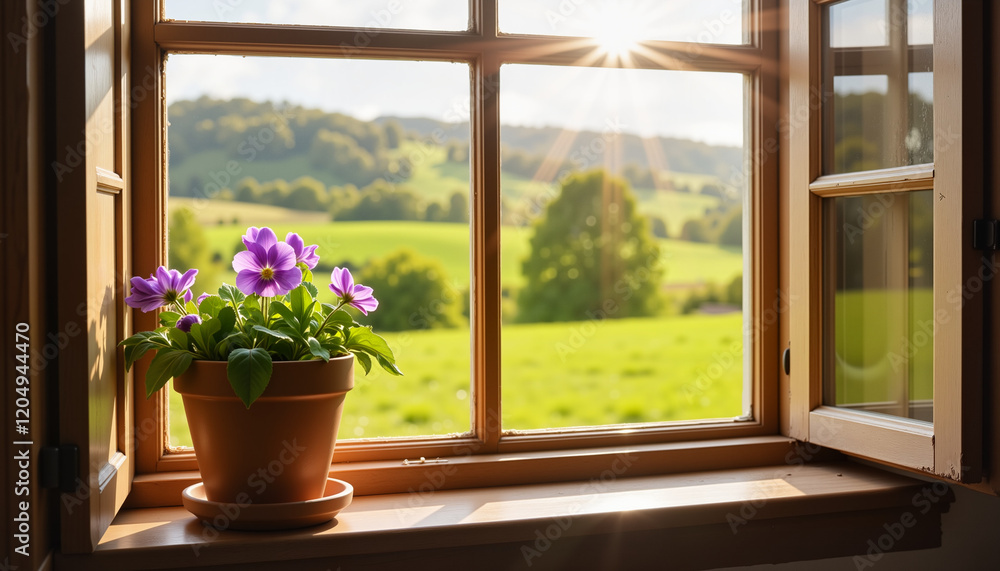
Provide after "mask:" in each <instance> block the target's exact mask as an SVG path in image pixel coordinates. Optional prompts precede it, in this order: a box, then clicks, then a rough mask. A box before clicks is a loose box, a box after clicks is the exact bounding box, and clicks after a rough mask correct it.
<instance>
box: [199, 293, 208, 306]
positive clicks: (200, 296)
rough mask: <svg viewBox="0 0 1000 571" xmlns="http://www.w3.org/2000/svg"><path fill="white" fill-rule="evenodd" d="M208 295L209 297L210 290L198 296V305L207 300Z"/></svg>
mask: <svg viewBox="0 0 1000 571" xmlns="http://www.w3.org/2000/svg"><path fill="white" fill-rule="evenodd" d="M206 297H208V292H207V291H206V292H205V293H203V294H201V295H199V296H198V301H197V303H198V305H201V302H203V301H205V298H206Z"/></svg>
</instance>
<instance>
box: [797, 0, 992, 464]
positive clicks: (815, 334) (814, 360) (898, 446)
mask: <svg viewBox="0 0 1000 571" xmlns="http://www.w3.org/2000/svg"><path fill="white" fill-rule="evenodd" d="M835 1H838V0H790V1H789V11H790V12H789V21H790V22H793V23H794V22H801V23H803V24H804V25H801V26H795V25H792V26H791V28H790V30H789V39H790V41H789V48H788V50H789V54H790V56H789V70H788V82H789V94H790V98H789V106H790V109H800V108H801V109H809V114H808V120H807V121H806V124H805V125H804V126H803V128H802V129H799V130H798V131H796V132H793V133H792V135H791V137H790V143H791V144H790V149H789V151H788V157H789V161H788V165H789V167H788V172H789V173H790V177H789V187H788V189H787V192H788V207H789V217H790V218H789V232H790V236H791V244H790V250H789V255H790V264H789V266H790V269H789V273H788V275H787V279H788V282H787V283H789V287H790V291H791V296H792V298H793V299H799V300H801V306H800V307H799V308H797V310H793V314H792V318H791V320H790V323H789V333H790V337H791V339H793V340H798V339H802V340H803V341H804V343H803V348H802V350H798V351H795V352H794V359H793V360H792V370H791V380H790V386H789V392H790V398H791V406H790V413H789V418H788V420H787V425H786V427H787V432H786V434H788V435H789V436H792V437H794V438H797V439H799V440H803V441H809V442H812V443H815V444H819V445H822V446H827V447H830V448H834V449H837V450H841V451H843V452H846V453H849V454H853V455H857V456H861V457H864V458H868V459H872V460H876V461H879V462H881V463H886V464H892V465H895V466H899V467H903V468H906V469H910V470H915V471H919V472H922V473H926V474H931V475H935V476H939V477H944V478H947V479H950V480H953V481H958V482H967V483H974V482H979V481H980V480H981V478H982V469H981V464H982V434H983V425H982V422H983V419H982V410H981V406H982V383H983V377H982V375H983V362H982V349H983V346H982V343H983V341H982V340H983V338H984V324H983V319H982V311H983V300H982V296H981V295H969V296H967V295H965V294H966V293H967V292H968V291H969V290H970V289H971V284H974V283H977V282H976V281H975V280H977V279H981V278H978V277H977V274H978V272H979V271H980V269H981V267H982V260H981V255H980V253H979V252H977V251H975V250H973V249H972V244H971V234H970V229H971V227H972V220H973V219H975V218H979V217H981V216H982V215H983V195H982V184H983V173H984V163H983V151H982V148H983V136H984V134H983V126H982V120H981V113H982V110H983V85H982V72H983V61H982V57H983V54H982V45H983V44H982V26H981V22H982V21H983V18H984V13H983V8H982V5H981V4H980V3H976V2H960V1H957V0H935V7H934V73H935V78H934V103H935V105H934V124H935V138H934V140H935V144H934V146H935V161H934V164H933V165H916V166H911V167H899V168H891V169H882V170H877V171H867V172H861V173H851V174H838V175H825V176H824V175H822V152H823V149H822V148H821V147H822V141H824V133H823V125H822V105H821V104H817V101H816V95H817V94H819V95H820V97H821V98H822V97H823V91H822V87H821V81H822V70H821V63H822V53H821V38H822V24H823V22H822V10H823V8H824V6H825V5H828V4H831V3H834V2H835ZM806 23H807V24H806ZM956 133H958V134H959V136H957V137H956V136H955V134H956ZM919 189H932V191H933V193H934V204H935V206H934V208H935V211H934V308H935V330H934V331H935V334H934V344H935V345H934V403H933V407H934V423H933V426H928V425H927V424H926V423H921V422H918V421H911V420H908V419H903V418H890V417H884V416H874V415H871V414H868V413H865V412H862V411H854V410H848V409H844V408H837V407H831V406H825V405H824V404H823V347H824V343H823V340H824V337H823V335H824V333H823V332H824V324H823V292H822V284H823V263H822V256H821V255H820V254H821V252H822V251H823V249H822V248H823V229H822V214H821V210H822V201H823V199H825V198H828V197H833V196H849V195H862V194H870V193H877V192H888V191H892V192H897V191H900V192H902V191H911V190H919ZM978 283H980V285H982V283H981V282H978ZM980 289H981V287H980ZM971 293H978V290H977V291H976V292H971ZM956 296H959V297H956ZM956 300H957V303H956ZM940 312H944V313H940ZM941 316H944V318H942V317H941ZM793 344H794V341H793ZM796 348H797V347H796Z"/></svg>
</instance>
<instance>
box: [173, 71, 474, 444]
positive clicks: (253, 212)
mask: <svg viewBox="0 0 1000 571" xmlns="http://www.w3.org/2000/svg"><path fill="white" fill-rule="evenodd" d="M166 73H167V82H166V84H167V91H166V97H167V104H168V108H167V117H168V120H169V127H168V132H167V136H168V144H169V150H170V152H169V157H168V159H169V187H170V196H169V211H170V220H169V222H170V225H169V241H170V242H169V263H170V265H171V266H172V267H175V268H177V269H180V270H184V269H187V268H189V267H196V268H198V269H199V274H198V279H197V282H196V284H195V292H194V293H195V295H197V294H199V293H201V292H202V291H213V292H214V291H215V290H216V289H217V288H218V287H219V284H220V283H221V282H226V283H230V284H234V283H235V281H234V279H235V275H234V272H233V269H232V259H233V256H234V254H235V253H236V252H237V251H239V250H242V249H243V245H242V243H241V241H240V236H241V235H242V234H243V233H244V232H245V231H246V229H247V227H249V226H258V227H259V226H268V227H271V228H272V229H274V231H275V233H276V234H277V235H278V236H279V237H282V238H283V237H284V236H285V235H286V234H287V233H288V232H296V233H298V234H299V235H300V236H301V237H302V238H303V239H304V241H305V244H307V245H310V244H317V245H318V246H319V248H318V250H317V254H319V256H320V261H319V265H317V266H316V268H315V269H314V270H313V273H314V280H313V283H314V284H315V285H316V286H317V287H318V288H319V290H320V298H321V300H322V301H324V302H332V301H333V300H334V298H333V294H332V292H331V291H330V290H329V288H328V287H327V286H328V284H329V283H330V274H331V270H332V269H333V268H334V267H347V268H349V269H350V270H351V271H352V273H353V274H354V276H355V278H356V281H357V282H358V283H362V284H364V285H368V286H370V287H373V288H374V294H375V297H376V298H377V299H378V300H379V302H380V303H379V307H378V309H377V310H376V311H374V312H372V313H371V314H370V315H369V316H367V317H364V316H360V315H359V316H358V318H357V319H358V321H360V322H362V323H364V324H371V325H373V326H374V329H375V331H376V332H377V333H380V334H382V335H383V336H384V337H386V339H387V340H388V341H389V343H390V346H391V347H392V348H393V350H394V351H395V353H396V357H397V362H398V364H399V367H400V368H401V369H402V370H403V372H404V373H405V376H403V377H393V376H390V375H388V374H387V373H385V372H384V371H382V370H381V368H380V367H378V366H377V365H376V366H374V367H373V368H372V371H371V373H370V374H368V375H367V376H365V374H364V370H363V369H362V367H361V365H360V364H359V365H357V366H356V379H355V388H354V390H352V391H351V393H350V394H349V395H348V397H347V401H346V406H345V408H344V416H343V419H342V422H341V427H340V435H339V436H340V437H341V438H357V437H364V438H368V437H385V436H412V435H431V434H448V433H463V432H467V431H469V429H470V427H471V423H470V418H471V412H470V410H471V409H470V402H471V394H470V393H471V389H470V387H471V384H470V371H471V364H470V363H471V359H470V354H471V353H470V346H471V342H470V339H471V336H470V329H469V315H468V314H469V303H468V295H469V294H468V292H469V282H470V275H471V272H470V263H469V259H470V242H469V236H470V231H471V229H470V226H469V213H470V207H469V203H470V196H471V194H470V182H469V181H470V176H469V123H468V109H469V67H468V66H467V65H465V64H454V63H441V62H413V61H384V60H379V61H371V60H359V59H351V60H332V59H318V58H262V57H246V58H244V57H237V56H222V55H219V56H212V55H187V54H171V55H170V57H169V60H168V62H167V72H166ZM400 93H405V94H406V96H405V97H400ZM170 413H171V414H170V427H171V442H172V443H173V444H174V445H185V444H188V445H189V444H190V440H189V439H188V437H187V436H186V434H185V432H186V424H185V422H184V413H183V410H182V408H181V405H180V399H179V398H177V395H176V393H174V392H173V391H171V408H170Z"/></svg>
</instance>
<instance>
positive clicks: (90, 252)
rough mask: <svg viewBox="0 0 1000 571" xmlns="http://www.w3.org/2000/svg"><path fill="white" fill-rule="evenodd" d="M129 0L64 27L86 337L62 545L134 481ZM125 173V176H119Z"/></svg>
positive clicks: (77, 263) (75, 241)
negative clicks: (126, 361)
mask: <svg viewBox="0 0 1000 571" xmlns="http://www.w3.org/2000/svg"><path fill="white" fill-rule="evenodd" d="M126 14H127V12H126V8H125V7H124V2H123V0H88V1H86V2H77V3H71V4H66V5H61V8H60V12H59V18H58V19H57V20H56V27H57V33H56V41H55V49H56V54H57V57H56V72H57V74H56V80H55V81H56V103H55V105H56V111H55V114H56V120H57V129H56V145H55V148H56V149H57V156H56V159H55V163H56V165H55V167H54V168H55V173H56V175H55V176H56V179H57V189H56V192H57V194H58V204H59V208H58V209H57V220H58V228H59V232H58V235H57V236H58V237H57V240H58V249H57V250H58V257H57V266H56V267H57V268H58V269H57V272H58V275H57V276H56V279H57V280H58V283H59V290H58V296H57V297H58V322H59V323H60V324H61V325H63V326H64V327H71V326H72V327H74V328H75V329H76V330H78V331H80V332H81V335H80V337H79V338H76V339H73V340H71V341H70V342H69V343H67V344H66V346H65V347H64V348H62V350H61V351H60V353H59V356H58V360H59V394H60V401H59V415H58V416H59V430H60V436H59V439H60V442H62V443H66V444H76V445H77V446H78V447H79V449H80V460H79V466H78V474H79V478H78V481H77V486H76V491H75V492H73V493H68V494H64V495H63V496H62V498H61V499H62V501H61V508H62V510H61V537H62V539H61V549H62V550H63V551H66V552H71V553H72V552H77V553H86V552H89V551H91V550H92V549H93V548H94V546H96V544H97V541H98V540H99V539H100V537H101V535H102V534H103V532H104V530H105V529H106V528H107V526H108V525H110V523H111V520H112V518H113V517H114V515H115V513H116V511H117V510H118V508H120V507H121V505H122V503H124V501H125V497H126V496H127V494H128V490H129V486H130V485H131V471H132V468H131V458H132V455H131V453H130V451H129V442H130V438H131V436H130V431H131V428H130V427H131V425H132V418H131V416H132V412H131V406H130V405H129V402H130V400H131V391H130V387H129V386H128V385H127V383H125V382H124V379H123V375H124V370H123V363H122V362H121V359H120V353H119V351H118V348H117V343H118V340H119V339H120V336H121V335H122V333H123V331H124V330H125V319H126V317H125V314H126V311H125V309H126V306H125V303H124V298H125V293H124V292H125V283H126V280H127V278H126V272H127V271H128V270H129V266H128V265H127V263H126V259H125V253H126V245H125V244H124V243H123V241H124V240H125V239H126V237H127V236H128V235H129V234H130V230H129V227H128V221H127V219H126V209H127V201H128V194H129V186H128V181H127V174H128V173H127V160H126V159H125V157H123V156H122V154H121V147H122V145H123V142H122V137H123V135H124V129H125V127H126V126H127V125H128V120H127V117H122V116H118V117H116V115H122V114H127V112H128V107H127V106H122V105H116V102H117V101H121V100H123V98H124V94H123V93H122V91H121V90H122V88H123V87H124V83H123V80H122V78H121V77H117V76H116V73H120V70H122V69H127V68H128V65H127V61H128V55H127V54H126V53H124V50H123V47H122V46H123V40H122V30H123V27H124V19H125V18H126ZM123 175H124V176H123Z"/></svg>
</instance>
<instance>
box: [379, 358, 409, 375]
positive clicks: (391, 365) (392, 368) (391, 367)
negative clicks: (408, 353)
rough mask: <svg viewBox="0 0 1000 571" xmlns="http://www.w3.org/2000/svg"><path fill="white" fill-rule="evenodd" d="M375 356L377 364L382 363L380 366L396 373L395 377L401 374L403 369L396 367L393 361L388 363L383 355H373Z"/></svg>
mask: <svg viewBox="0 0 1000 571" xmlns="http://www.w3.org/2000/svg"><path fill="white" fill-rule="evenodd" d="M375 358H376V359H378V364H379V365H382V368H383V369H385V370H386V371H388V372H389V373H391V374H393V375H396V376H397V377H402V376H403V371H400V370H399V367H397V366H396V364H395V363H390V362H389V361H387V360H386V359H385V358H384V357H382V355H375Z"/></svg>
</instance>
